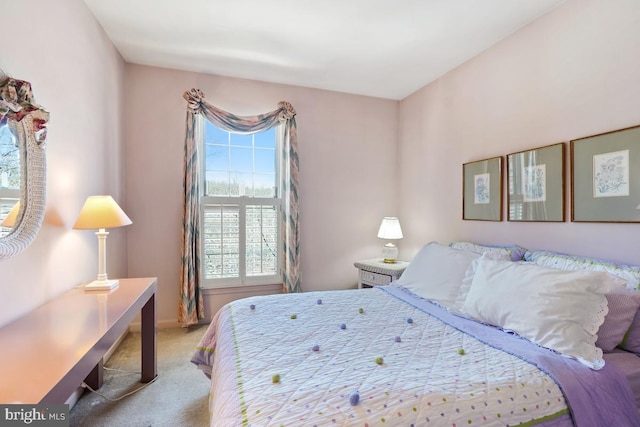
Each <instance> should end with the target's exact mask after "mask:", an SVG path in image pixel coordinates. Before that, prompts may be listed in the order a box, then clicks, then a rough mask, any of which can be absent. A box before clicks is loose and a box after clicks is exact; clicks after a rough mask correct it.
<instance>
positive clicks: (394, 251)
mask: <svg viewBox="0 0 640 427" xmlns="http://www.w3.org/2000/svg"><path fill="white" fill-rule="evenodd" d="M378 238H380V239H385V240H396V239H402V228H401V227H400V220H398V218H396V217H395V216H385V217H384V218H383V219H382V223H381V224H380V229H379V230H378ZM382 256H383V257H384V262H386V263H388V264H393V263H395V262H396V258H398V248H397V247H396V245H394V244H393V243H392V242H389V243H387V244H386V245H384V249H383V250H382Z"/></svg>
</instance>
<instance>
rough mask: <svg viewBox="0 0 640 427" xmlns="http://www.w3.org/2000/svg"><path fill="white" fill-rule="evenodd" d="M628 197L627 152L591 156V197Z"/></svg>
mask: <svg viewBox="0 0 640 427" xmlns="http://www.w3.org/2000/svg"><path fill="white" fill-rule="evenodd" d="M628 195H629V150H622V151H614V152H612V153H604V154H596V155H594V156H593V197H621V196H628Z"/></svg>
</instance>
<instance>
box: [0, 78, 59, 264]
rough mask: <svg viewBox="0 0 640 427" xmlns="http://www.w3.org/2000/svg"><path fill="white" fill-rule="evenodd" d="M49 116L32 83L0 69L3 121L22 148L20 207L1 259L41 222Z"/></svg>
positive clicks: (0, 244) (2, 241)
mask: <svg viewBox="0 0 640 427" xmlns="http://www.w3.org/2000/svg"><path fill="white" fill-rule="evenodd" d="M48 120H49V113H48V112H47V111H46V110H44V109H43V108H42V107H41V106H40V105H38V104H37V103H36V101H35V99H34V97H33V93H32V91H31V84H30V83H29V82H26V81H24V80H17V79H13V78H11V77H8V76H7V75H6V74H4V73H3V72H2V71H0V125H4V124H6V125H7V126H9V129H10V130H11V132H12V133H13V134H14V136H15V138H16V141H17V145H18V148H19V152H20V209H19V211H18V216H17V218H16V221H15V224H14V225H13V228H12V229H11V231H10V232H9V234H7V235H6V236H4V237H2V238H0V260H2V259H6V258H10V257H12V256H14V255H16V254H18V253H19V252H20V251H22V250H24V249H26V248H27V247H28V246H29V245H30V244H31V242H33V240H34V239H35V238H36V235H37V234H38V231H39V230H40V226H41V225H42V220H43V218H44V211H45V203H46V176H47V169H46V156H45V139H46V136H47V129H46V125H47V121H48Z"/></svg>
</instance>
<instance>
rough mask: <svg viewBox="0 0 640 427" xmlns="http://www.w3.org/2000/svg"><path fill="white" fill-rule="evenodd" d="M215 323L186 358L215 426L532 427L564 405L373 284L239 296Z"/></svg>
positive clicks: (539, 383) (530, 371) (501, 356)
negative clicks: (204, 385) (199, 378)
mask: <svg viewBox="0 0 640 427" xmlns="http://www.w3.org/2000/svg"><path fill="white" fill-rule="evenodd" d="M318 298H322V301H321V303H320V304H319V301H318ZM252 304H253V305H255V308H253V309H252V308H251V305H252ZM408 319H411V320H412V322H411V323H409V322H408ZM214 322H215V323H212V326H211V327H210V328H209V330H208V331H207V334H206V335H205V336H204V337H203V339H202V341H201V343H200V346H199V348H198V351H197V352H196V355H195V356H194V359H193V361H194V363H196V364H198V365H199V367H201V368H202V369H203V370H205V372H207V371H208V370H209V367H210V366H212V367H213V369H212V371H211V372H212V388H211V397H210V398H211V400H210V413H211V425H212V426H221V427H229V426H236V425H249V426H267V425H269V426H281V425H282V426H302V425H304V426H316V425H317V426H325V425H338V426H367V425H369V426H378V425H389V426H396V425H407V426H410V425H416V426H417V425H428V426H457V427H461V426H474V425H475V426H480V425H482V426H504V425H516V424H520V423H529V424H528V425H532V424H535V423H537V422H541V421H545V420H550V419H553V418H556V417H560V416H561V415H564V414H566V413H567V412H568V410H567V406H566V403H565V399H564V397H563V395H562V392H561V391H560V389H559V388H558V386H557V385H556V384H555V382H554V381H553V380H552V379H551V378H550V377H549V376H548V375H546V374H545V373H544V372H542V371H540V370H539V369H537V368H536V367H535V366H533V365H531V364H529V363H527V362H524V361H522V360H520V359H519V358H517V357H515V356H513V355H510V354H508V353H505V352H503V351H501V350H497V349H494V348H492V347H489V346H487V345H485V344H483V343H481V342H480V341H478V340H476V339H475V338H473V337H471V336H469V335H466V334H464V333H462V332H460V331H458V330H457V329H455V328H453V327H451V326H448V325H446V324H444V323H442V322H441V321H439V320H438V319H436V318H434V317H432V316H430V315H428V314H426V313H424V312H423V311H421V310H419V309H416V308H414V307H413V306H411V305H409V304H407V303H405V302H403V301H400V300H398V299H397V298H394V297H393V296H390V295H388V294H387V293H385V292H384V291H381V290H379V289H375V288H374V289H369V290H349V291H333V292H322V293H314V292H310V293H303V294H289V295H285V296H283V295H273V296H267V297H255V298H246V299H243V300H239V301H236V302H233V303H231V304H228V305H227V306H225V307H224V308H223V309H222V310H221V311H220V312H219V313H218V315H217V316H216V319H215V321H214ZM341 324H344V329H341ZM396 337H399V339H397V338H396ZM398 341H399V342H398ZM314 346H318V348H319V350H317V351H314V349H313V348H314ZM461 353H462V354H461ZM377 358H381V359H378V360H377V361H376V359H377ZM377 362H381V363H377ZM275 375H279V377H280V381H279V382H274V381H273V379H274V378H273V377H274V376H275ZM354 392H358V394H359V397H360V398H359V402H358V404H356V405H352V404H351V403H350V395H351V394H352V393H354Z"/></svg>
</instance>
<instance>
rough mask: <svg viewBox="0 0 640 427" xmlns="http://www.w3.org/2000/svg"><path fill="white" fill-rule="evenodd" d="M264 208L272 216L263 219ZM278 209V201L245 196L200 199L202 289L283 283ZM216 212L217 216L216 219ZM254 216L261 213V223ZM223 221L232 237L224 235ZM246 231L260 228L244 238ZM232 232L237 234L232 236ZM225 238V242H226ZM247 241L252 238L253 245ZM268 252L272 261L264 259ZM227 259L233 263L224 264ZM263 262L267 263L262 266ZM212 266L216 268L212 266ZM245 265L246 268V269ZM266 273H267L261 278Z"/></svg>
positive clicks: (279, 201) (204, 197)
mask: <svg viewBox="0 0 640 427" xmlns="http://www.w3.org/2000/svg"><path fill="white" fill-rule="evenodd" d="M265 208H267V209H268V208H271V212H268V211H267V213H269V214H270V215H266V218H265V216H264V215H263V212H264V209H265ZM280 209H281V200H280V199H277V198H255V197H247V196H242V197H220V196H203V197H202V198H201V212H200V215H201V216H200V218H201V219H202V221H201V224H202V226H201V242H202V243H201V259H202V279H203V280H202V285H203V288H220V287H232V286H244V285H267V284H275V283H280V282H281V281H282V278H281V277H280V271H281V257H280V256H279V255H278V254H279V253H280V251H281V242H282V238H281V227H280V224H281V211H280ZM216 211H217V212H219V215H217V217H216V214H215V212H216ZM252 213H253V215H252ZM257 213H260V219H259V220H258V221H257V222H254V220H255V218H256V214H257ZM212 217H213V218H212ZM225 221H226V225H227V228H230V229H231V230H232V232H231V233H225V231H226V230H224V228H223V226H224V225H225ZM265 221H266V223H265ZM234 222H235V223H236V224H234ZM218 226H219V227H221V228H220V229H219V230H216V229H215V228H214V227H218ZM248 227H250V228H254V230H255V228H259V232H257V233H250V235H249V236H247V228H248ZM234 229H235V230H236V232H237V233H236V232H233V230H234ZM225 235H226V236H227V239H228V240H227V242H225ZM236 236H237V237H236ZM256 236H259V238H256ZM248 237H249V238H253V240H254V241H253V242H248V241H247V238H248ZM225 243H226V244H225ZM269 252H272V253H274V258H275V259H274V258H269V257H265V253H267V254H268V253H269ZM251 253H254V254H256V253H257V254H258V256H254V257H251ZM247 258H250V259H247ZM228 259H231V260H234V261H233V262H231V263H228V264H227V263H225V261H226V260H228ZM236 260H237V266H238V268H237V269H233V268H232V266H233V264H234V262H235V261H236ZM266 260H269V262H268V263H267V265H266V266H265V261H266ZM212 263H216V264H217V265H215V266H212V265H211V264H212ZM248 263H249V268H247V265H248ZM258 264H259V267H258V268H256V271H252V270H253V269H252V267H254V266H256V265H258ZM265 269H266V270H267V272H266V273H265V274H261V271H264V270H265ZM216 276H218V277H216ZM225 276H228V277H225Z"/></svg>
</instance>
